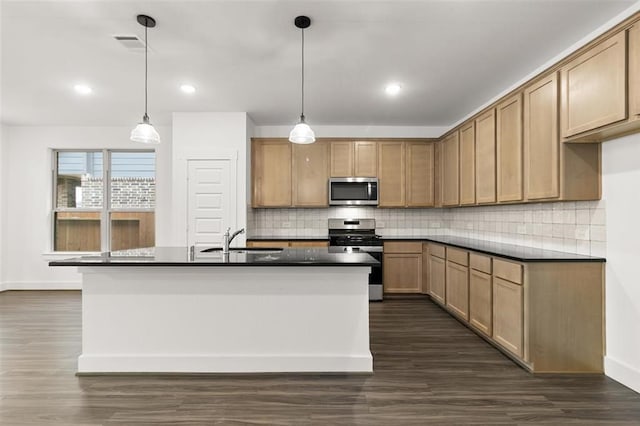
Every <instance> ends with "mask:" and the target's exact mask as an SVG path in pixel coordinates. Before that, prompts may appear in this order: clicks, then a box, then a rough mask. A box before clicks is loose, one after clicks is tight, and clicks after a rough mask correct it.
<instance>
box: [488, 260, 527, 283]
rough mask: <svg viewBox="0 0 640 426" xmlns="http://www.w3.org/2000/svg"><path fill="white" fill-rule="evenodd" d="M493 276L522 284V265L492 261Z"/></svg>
mask: <svg viewBox="0 0 640 426" xmlns="http://www.w3.org/2000/svg"><path fill="white" fill-rule="evenodd" d="M493 274H494V275H495V276H496V277H499V278H503V279H505V280H507V281H511V282H512V283H516V284H522V265H520V264H518V263H512V262H507V261H504V260H500V259H493Z"/></svg>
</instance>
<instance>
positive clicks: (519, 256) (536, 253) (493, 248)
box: [382, 235, 606, 262]
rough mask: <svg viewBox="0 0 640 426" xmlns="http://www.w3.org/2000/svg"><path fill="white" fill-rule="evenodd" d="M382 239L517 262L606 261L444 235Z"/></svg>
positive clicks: (580, 255) (560, 252)
mask: <svg viewBox="0 0 640 426" xmlns="http://www.w3.org/2000/svg"><path fill="white" fill-rule="evenodd" d="M382 239H383V240H384V241H429V242H434V243H440V244H445V245H448V246H453V247H458V248H462V249H467V250H472V251H475V252H479V253H484V254H489V255H493V256H499V257H504V258H506V259H511V260H517V261H519V262H606V259H605V258H602V257H593V256H585V255H582V254H574V253H565V252H562V251H555V250H543V249H539V248H533V247H526V246H517V245H515V244H504V243H497V242H493V241H485V240H475V239H472V238H462V237H452V236H444V235H412V236H402V235H399V236H393V237H382Z"/></svg>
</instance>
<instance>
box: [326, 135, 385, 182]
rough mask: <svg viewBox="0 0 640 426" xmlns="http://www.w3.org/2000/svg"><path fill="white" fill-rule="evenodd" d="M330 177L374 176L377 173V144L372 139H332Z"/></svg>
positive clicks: (330, 146)
mask: <svg viewBox="0 0 640 426" xmlns="http://www.w3.org/2000/svg"><path fill="white" fill-rule="evenodd" d="M329 150H330V162H331V165H330V176H331V177H352V176H357V177H375V176H377V175H378V146H377V143H376V142H373V141H332V142H329Z"/></svg>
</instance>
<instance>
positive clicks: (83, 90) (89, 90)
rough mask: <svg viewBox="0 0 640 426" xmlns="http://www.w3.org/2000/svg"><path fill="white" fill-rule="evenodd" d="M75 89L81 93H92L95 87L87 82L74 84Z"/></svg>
mask: <svg viewBox="0 0 640 426" xmlns="http://www.w3.org/2000/svg"><path fill="white" fill-rule="evenodd" d="M73 90H75V91H76V93H78V94H80V95H90V94H91V93H92V92H93V89H92V88H91V87H89V86H87V85H86V84H76V85H75V86H73Z"/></svg>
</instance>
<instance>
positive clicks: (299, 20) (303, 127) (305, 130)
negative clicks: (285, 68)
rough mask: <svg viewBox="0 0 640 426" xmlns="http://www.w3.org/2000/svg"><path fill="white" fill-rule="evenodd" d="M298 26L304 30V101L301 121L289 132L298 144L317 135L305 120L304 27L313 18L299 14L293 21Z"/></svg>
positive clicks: (306, 141)
mask: <svg viewBox="0 0 640 426" xmlns="http://www.w3.org/2000/svg"><path fill="white" fill-rule="evenodd" d="M293 22H294V23H295V25H296V27H298V28H300V30H302V31H301V32H302V101H301V110H302V111H301V114H300V121H299V122H298V124H296V126H295V127H294V128H293V130H291V133H289V141H290V142H293V143H298V144H309V143H314V142H315V141H316V135H315V134H314V133H313V130H311V127H309V125H308V124H307V123H306V122H305V121H304V29H305V28H309V26H310V25H311V19H309V17H308V16H298V17H296V19H295V20H294V21H293Z"/></svg>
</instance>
